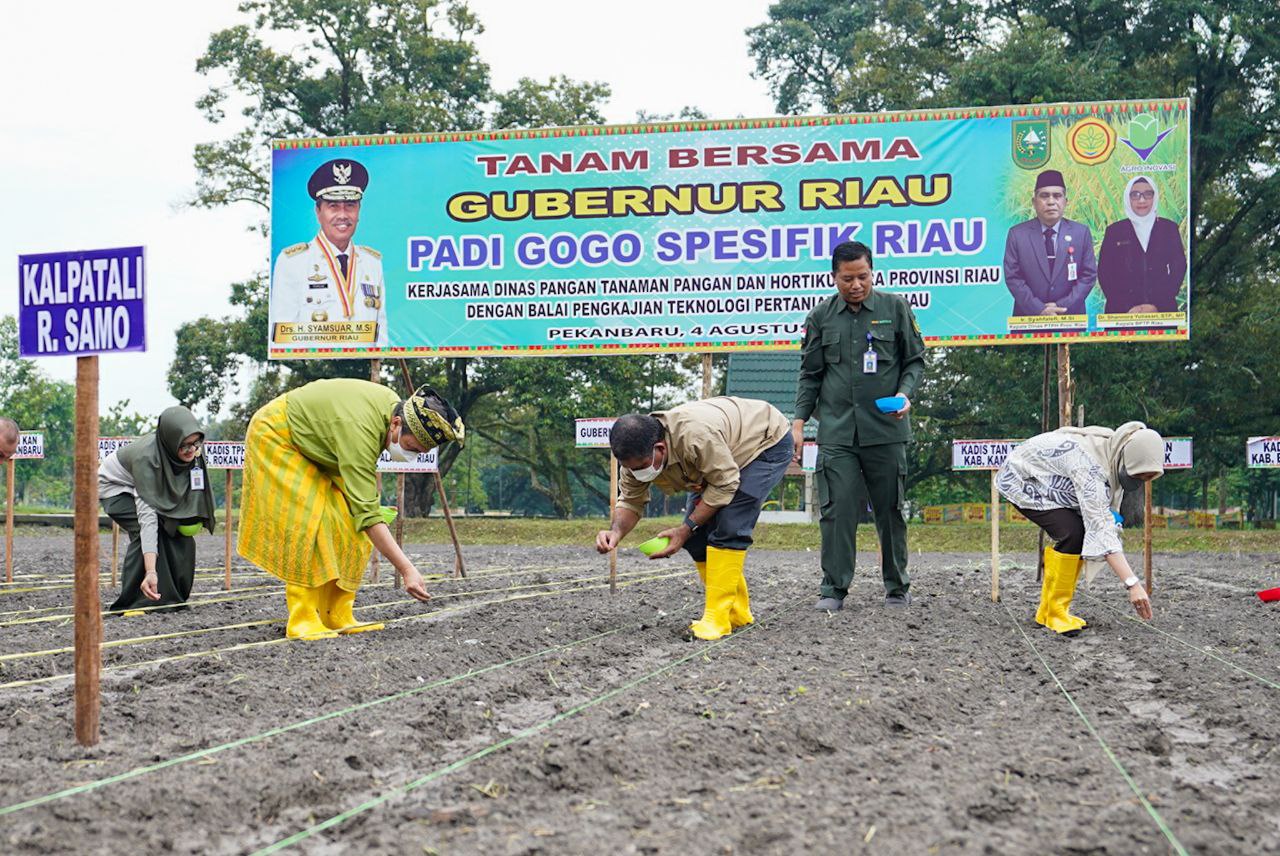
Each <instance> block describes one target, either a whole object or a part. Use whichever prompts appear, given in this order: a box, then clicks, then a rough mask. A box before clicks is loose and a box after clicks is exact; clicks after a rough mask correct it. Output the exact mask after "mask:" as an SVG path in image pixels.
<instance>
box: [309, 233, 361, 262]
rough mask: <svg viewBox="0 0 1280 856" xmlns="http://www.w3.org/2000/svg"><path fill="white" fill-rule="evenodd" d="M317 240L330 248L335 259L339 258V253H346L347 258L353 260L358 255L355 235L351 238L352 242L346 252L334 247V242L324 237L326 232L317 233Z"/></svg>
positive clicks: (348, 244)
mask: <svg viewBox="0 0 1280 856" xmlns="http://www.w3.org/2000/svg"><path fill="white" fill-rule="evenodd" d="M316 240H317V241H319V242H321V243H323V244H324V245H325V246H326V247H328V248H329V252H331V253H333V257H334V258H335V259H336V258H337V257H338V254H339V253H346V254H347V258H353V257H354V256H355V254H356V242H355V235H352V236H351V240H350V241H349V242H348V243H347V248H346V249H345V250H340V249H338V248H337V247H335V246H334V245H333V241H330V240H329V239H328V238H326V237H325V236H324V232H316Z"/></svg>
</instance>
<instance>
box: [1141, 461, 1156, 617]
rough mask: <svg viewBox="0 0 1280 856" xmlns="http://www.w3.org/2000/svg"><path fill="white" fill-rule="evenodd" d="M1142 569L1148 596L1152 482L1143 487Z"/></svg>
mask: <svg viewBox="0 0 1280 856" xmlns="http://www.w3.org/2000/svg"><path fill="white" fill-rule="evenodd" d="M1142 494H1143V497H1142V505H1143V514H1142V569H1143V575H1144V576H1145V577H1146V584H1147V595H1148V596H1150V594H1151V586H1152V583H1153V580H1152V579H1151V482H1149V481H1148V482H1147V483H1146V484H1144V485H1143V486H1142Z"/></svg>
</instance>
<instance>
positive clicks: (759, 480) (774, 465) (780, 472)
mask: <svg viewBox="0 0 1280 856" xmlns="http://www.w3.org/2000/svg"><path fill="white" fill-rule="evenodd" d="M794 449H795V443H794V442H793V441H792V439H791V434H790V432H788V433H787V434H784V435H783V437H782V439H781V440H779V441H778V442H776V443H774V444H773V445H772V446H770V447H769V448H767V449H765V450H764V451H763V452H761V453H760V454H759V456H758V457H756V458H755V459H754V460H752V461H750V462H748V463H747V465H746V466H745V467H743V468H742V471H741V472H740V474H739V481H738V491H737V493H735V494H734V495H733V499H731V500H730V501H729V504H728V505H726V506H724V507H723V508H721V509H720V510H719V511H717V512H716V516H715V517H713V518H711V520H709V521H707V523H706V524H705V525H704V526H703V527H702V528H701V529H699V530H698V531H697V532H694V533H693V535H692V536H690V538H689V540H688V541H686V542H685V544H684V548H685V550H687V551H688V552H689V555H690V556H692V557H693V560H694V561H695V562H705V561H706V560H707V545H708V544H710V545H711V546H712V547H718V548H719V549H721V550H746V549H747V548H749V547H750V546H751V544H752V543H753V541H754V539H753V538H752V533H753V532H754V531H755V528H756V521H757V520H759V519H760V508H761V506H763V505H764V501H765V498H766V497H768V496H769V493H770V492H771V491H772V490H773V489H774V487H776V486H777V484H778V482H780V481H782V477H783V476H785V475H786V474H787V467H789V466H790V465H791V454H792V450H794ZM700 498H701V495H700V494H694V495H693V496H691V497H689V507H688V508H686V509H685V522H686V523H688V522H689V515H690V514H692V513H693V509H694V506H695V505H697V503H698V500H699V499H700Z"/></svg>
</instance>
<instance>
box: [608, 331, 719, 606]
mask: <svg viewBox="0 0 1280 856" xmlns="http://www.w3.org/2000/svg"><path fill="white" fill-rule="evenodd" d="M706 356H707V357H708V358H710V356H711V355H710V354H707V355H706ZM617 505H618V459H617V458H615V457H614V456H613V451H612V450H610V452H609V528H610V529H612V528H613V516H614V514H615V513H616V508H617ZM617 593H618V548H617V547H614V548H613V549H612V550H610V551H609V594H617Z"/></svg>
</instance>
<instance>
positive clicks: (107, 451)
mask: <svg viewBox="0 0 1280 856" xmlns="http://www.w3.org/2000/svg"><path fill="white" fill-rule="evenodd" d="M136 439H138V438H137V437H99V438H98V463H102V462H103V461H105V460H106V459H107V458H109V457H110V456H111V453H112V452H114V451H116V450H117V449H120V448H123V447H125V446H127V445H129V444H130V443H132V442H133V441H134V440H136Z"/></svg>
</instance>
